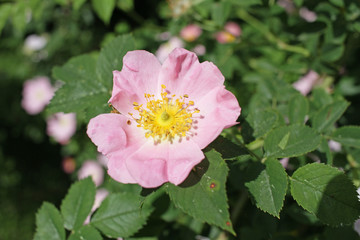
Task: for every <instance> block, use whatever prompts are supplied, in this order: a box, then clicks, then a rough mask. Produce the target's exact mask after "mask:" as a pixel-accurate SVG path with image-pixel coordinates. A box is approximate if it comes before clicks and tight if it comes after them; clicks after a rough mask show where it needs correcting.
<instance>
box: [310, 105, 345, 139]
mask: <svg viewBox="0 0 360 240" xmlns="http://www.w3.org/2000/svg"><path fill="white" fill-rule="evenodd" d="M349 105H350V104H349V102H347V101H345V100H338V101H335V102H333V103H331V104H328V105H326V106H324V107H323V108H321V109H320V110H319V111H318V112H317V113H316V114H315V116H314V117H313V119H312V125H313V127H314V128H316V129H317V130H318V131H319V132H326V131H327V130H329V129H330V128H331V127H333V125H334V123H335V122H336V121H337V120H338V119H339V118H340V117H341V116H342V115H343V113H344V112H345V110H346V109H347V107H348V106H349Z"/></svg>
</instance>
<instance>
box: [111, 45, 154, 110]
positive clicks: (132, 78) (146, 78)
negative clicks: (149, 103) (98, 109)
mask: <svg viewBox="0 0 360 240" xmlns="http://www.w3.org/2000/svg"><path fill="white" fill-rule="evenodd" d="M160 68H161V64H160V62H159V60H158V59H157V58H156V57H155V56H154V55H153V54H151V53H149V52H147V51H143V50H136V51H131V52H128V53H127V54H126V55H125V56H124V59H123V68H122V70H121V72H119V71H114V72H113V76H114V84H113V92H112V96H111V98H110V100H109V102H110V103H111V104H112V105H113V106H114V107H115V108H116V109H117V110H118V111H119V112H121V113H123V114H127V113H128V112H131V111H132V103H133V102H139V103H144V101H145V98H144V93H149V94H156V93H157V92H158V87H159V86H158V75H159V72H160Z"/></svg>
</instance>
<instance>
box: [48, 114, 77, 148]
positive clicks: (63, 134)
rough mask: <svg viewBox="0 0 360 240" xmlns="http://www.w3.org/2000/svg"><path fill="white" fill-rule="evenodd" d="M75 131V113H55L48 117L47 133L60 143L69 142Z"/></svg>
mask: <svg viewBox="0 0 360 240" xmlns="http://www.w3.org/2000/svg"><path fill="white" fill-rule="evenodd" d="M75 132H76V114H75V113H55V114H54V115H52V116H50V117H49V118H48V119H47V134H48V135H49V136H50V137H53V138H54V139H55V141H57V142H58V143H60V144H67V143H68V142H69V140H70V138H71V137H72V136H73V135H74V133H75Z"/></svg>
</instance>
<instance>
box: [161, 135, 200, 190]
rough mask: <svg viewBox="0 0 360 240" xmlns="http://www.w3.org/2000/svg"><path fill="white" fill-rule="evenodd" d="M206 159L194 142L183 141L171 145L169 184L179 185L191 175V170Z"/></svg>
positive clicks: (168, 170) (168, 169)
mask: <svg viewBox="0 0 360 240" xmlns="http://www.w3.org/2000/svg"><path fill="white" fill-rule="evenodd" d="M204 158H205V156H204V154H203V152H202V151H201V149H200V148H199V147H198V146H197V144H196V143H195V142H194V141H193V140H191V139H190V140H185V139H183V140H182V142H181V143H176V142H175V143H174V144H170V146H169V158H168V162H167V163H168V166H167V173H168V178H169V182H171V183H173V184H175V185H179V184H180V183H182V182H183V181H184V180H185V179H186V178H187V176H188V175H189V173H190V171H191V169H192V168H193V167H194V166H196V165H197V164H198V163H200V162H201V160H203V159H204Z"/></svg>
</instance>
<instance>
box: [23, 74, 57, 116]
mask: <svg viewBox="0 0 360 240" xmlns="http://www.w3.org/2000/svg"><path fill="white" fill-rule="evenodd" d="M22 95H23V96H22V101H21V105H22V107H23V108H24V109H25V111H26V112H27V113H28V114H31V115H34V114H38V113H40V112H41V111H42V110H44V108H45V106H46V105H48V104H49V102H50V100H51V98H52V97H53V95H54V88H53V87H52V86H51V83H50V80H49V78H47V77H36V78H33V79H30V80H27V81H26V82H25V83H24V87H23V92H22Z"/></svg>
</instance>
